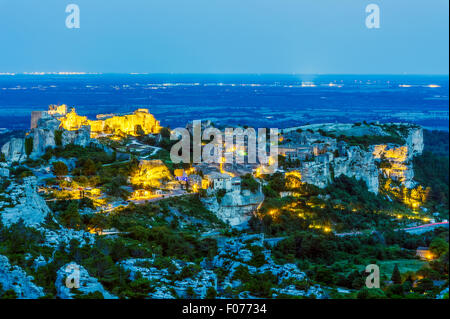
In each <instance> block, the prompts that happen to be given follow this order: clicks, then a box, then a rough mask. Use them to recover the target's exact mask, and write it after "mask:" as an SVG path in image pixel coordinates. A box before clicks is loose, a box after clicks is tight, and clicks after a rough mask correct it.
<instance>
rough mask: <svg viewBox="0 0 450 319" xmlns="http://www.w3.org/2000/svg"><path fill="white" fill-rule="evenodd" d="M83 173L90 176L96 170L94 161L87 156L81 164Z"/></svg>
mask: <svg viewBox="0 0 450 319" xmlns="http://www.w3.org/2000/svg"><path fill="white" fill-rule="evenodd" d="M82 171H83V175H86V176H92V175H95V173H96V172H97V168H96V167H95V163H94V161H93V160H91V159H90V158H88V159H87V160H86V161H85V162H84V164H83V170H82Z"/></svg>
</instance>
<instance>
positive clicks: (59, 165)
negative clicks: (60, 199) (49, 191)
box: [52, 162, 69, 179]
mask: <svg viewBox="0 0 450 319" xmlns="http://www.w3.org/2000/svg"><path fill="white" fill-rule="evenodd" d="M52 171H53V174H55V176H56V177H58V178H59V179H61V178H62V177H63V176H66V175H67V174H68V173H69V169H68V168H67V165H66V164H65V163H64V162H53V169H52Z"/></svg>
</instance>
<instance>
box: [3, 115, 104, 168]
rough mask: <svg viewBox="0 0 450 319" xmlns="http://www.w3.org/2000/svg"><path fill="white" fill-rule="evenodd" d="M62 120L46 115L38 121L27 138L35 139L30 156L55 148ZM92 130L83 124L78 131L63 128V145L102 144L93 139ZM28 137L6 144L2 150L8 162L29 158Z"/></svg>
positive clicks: (36, 156) (33, 156)
mask: <svg viewBox="0 0 450 319" xmlns="http://www.w3.org/2000/svg"><path fill="white" fill-rule="evenodd" d="M60 124H61V123H60V121H59V120H57V119H55V118H52V117H46V118H41V119H39V120H38V122H37V126H36V127H35V128H33V129H32V130H31V131H30V132H29V134H28V135H27V137H26V138H32V139H33V150H32V152H31V154H30V158H38V157H40V156H42V155H43V154H44V153H45V151H46V150H47V148H49V147H50V148H54V147H55V146H56V141H55V134H56V133H55V132H56V131H57V130H59V129H60V128H59V127H60ZM90 135H91V130H90V127H89V126H83V127H81V128H80V129H79V130H77V131H67V130H64V129H62V138H61V143H62V146H66V145H69V144H75V145H79V146H83V147H86V146H89V145H94V146H99V145H100V144H99V143H98V142H97V141H96V140H93V139H91V137H90ZM26 138H12V139H11V140H10V141H9V142H7V143H6V144H4V145H3V146H2V148H1V152H2V153H3V154H4V155H5V158H6V161H8V162H22V161H24V160H26V159H27V155H26V153H25V139H26Z"/></svg>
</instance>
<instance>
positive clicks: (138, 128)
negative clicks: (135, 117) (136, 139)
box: [134, 124, 145, 136]
mask: <svg viewBox="0 0 450 319" xmlns="http://www.w3.org/2000/svg"><path fill="white" fill-rule="evenodd" d="M134 134H136V135H137V136H143V135H145V131H144V130H143V129H142V126H141V125H140V124H138V125H136V126H135V127H134Z"/></svg>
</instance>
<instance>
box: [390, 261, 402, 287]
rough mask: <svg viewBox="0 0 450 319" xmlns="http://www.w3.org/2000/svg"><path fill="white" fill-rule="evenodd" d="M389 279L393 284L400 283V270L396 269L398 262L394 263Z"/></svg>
mask: <svg viewBox="0 0 450 319" xmlns="http://www.w3.org/2000/svg"><path fill="white" fill-rule="evenodd" d="M391 280H392V282H393V283H394V284H401V283H402V275H401V274H400V270H399V269H398V264H395V267H394V271H393V272H392V277H391Z"/></svg>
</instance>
